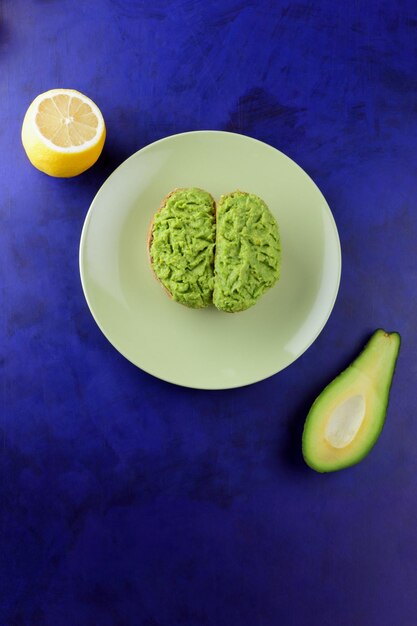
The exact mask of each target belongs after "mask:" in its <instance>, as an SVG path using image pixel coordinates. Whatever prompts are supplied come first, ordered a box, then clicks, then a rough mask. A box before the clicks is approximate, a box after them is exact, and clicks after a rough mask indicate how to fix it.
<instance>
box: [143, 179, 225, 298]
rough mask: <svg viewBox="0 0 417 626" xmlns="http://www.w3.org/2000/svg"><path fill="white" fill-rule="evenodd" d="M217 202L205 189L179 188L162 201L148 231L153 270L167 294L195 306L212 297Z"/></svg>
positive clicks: (148, 244)
mask: <svg viewBox="0 0 417 626" xmlns="http://www.w3.org/2000/svg"><path fill="white" fill-rule="evenodd" d="M215 237H216V225H215V202H214V200H213V198H212V196H211V195H210V194H209V193H208V192H207V191H204V190H203V189H198V188H195V187H191V188H178V189H174V190H173V191H171V192H170V193H169V194H168V195H167V196H166V197H165V198H164V200H163V201H162V203H161V205H160V207H159V209H158V210H157V212H156V213H155V215H154V216H153V218H152V221H151V224H150V226H149V231H148V240H147V246H148V255H149V261H150V265H151V268H152V271H153V273H154V275H155V277H156V278H157V280H158V281H159V282H160V283H161V284H162V286H163V287H164V289H165V291H166V293H167V294H168V295H169V297H171V298H172V299H173V300H175V301H176V302H179V303H181V304H184V305H185V306H188V307H192V308H203V307H206V306H208V305H209V304H211V302H212V296H213V287H214V284H213V273H214V246H215Z"/></svg>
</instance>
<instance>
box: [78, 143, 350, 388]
mask: <svg viewBox="0 0 417 626" xmlns="http://www.w3.org/2000/svg"><path fill="white" fill-rule="evenodd" d="M175 187H202V188H203V189H206V190H207V191H209V192H210V193H211V194H212V195H213V196H214V197H215V198H216V199H218V198H219V197H220V195H221V194H222V193H227V192H229V191H234V190H236V189H240V190H242V191H248V192H251V193H255V194H257V195H259V196H261V198H263V199H264V200H265V202H266V203H267V204H268V206H269V207H270V209H271V211H272V212H273V213H274V215H275V216H276V218H277V220H278V223H279V226H280V231H281V239H282V249H283V253H282V254H283V258H282V273H281V280H280V281H279V282H278V283H277V285H276V286H275V287H273V288H272V289H271V290H270V291H269V292H267V293H266V294H265V295H264V296H263V297H262V298H261V300H260V301H259V302H258V304H256V306H254V307H253V308H251V309H248V310H247V311H244V312H243V313H234V314H230V313H220V312H219V311H217V310H216V309H215V308H214V307H209V308H207V309H204V310H199V311H198V310H197V311H196V310H192V309H187V308H186V307H184V306H182V305H180V304H177V303H175V302H173V301H171V300H170V299H169V298H168V297H167V296H166V294H165V293H164V291H163V289H162V287H161V286H160V284H159V283H158V282H157V281H156V280H155V278H154V277H153V275H152V273H151V270H150V267H149V262H148V257H147V249H146V236H147V231H148V227H149V223H150V220H151V218H152V216H153V214H154V212H155V211H156V209H157V208H158V207H159V205H160V202H161V200H162V198H164V196H165V195H166V194H167V193H169V192H170V191H171V190H172V189H174V188H175ZM340 270H341V254H340V243H339V237H338V233H337V229H336V225H335V222H334V220H333V217H332V214H331V212H330V209H329V207H328V205H327V203H326V201H325V199H324V198H323V196H322V194H321V192H320V191H319V189H318V188H317V187H316V185H315V184H314V183H313V181H312V180H311V178H309V177H308V176H307V174H306V173H305V172H304V171H303V170H302V169H301V168H300V167H299V166H298V165H296V164H295V163H294V161H292V160H291V159H289V158H288V157H287V156H285V155H284V154H282V152H279V151H278V150H275V149H274V148H272V147H271V146H268V145H267V144H265V143H262V142H260V141H257V140H255V139H251V138H250V137H245V136H243V135H237V134H234V133H225V132H219V131H198V132H190V133H183V134H180V135H174V136H172V137H166V138H165V139H161V140H160V141H156V142H155V143H153V144H151V145H149V146H147V147H146V148H143V149H142V150H139V152H136V154H134V155H133V156H131V157H130V158H129V159H127V161H125V162H124V163H122V165H120V167H118V168H117V169H116V170H115V171H114V172H113V174H112V175H111V176H110V177H109V178H108V179H107V181H106V182H105V183H104V185H103V186H102V187H101V189H100V190H99V192H98V193H97V195H96V197H95V198H94V200H93V202H92V204H91V207H90V209H89V211H88V214H87V217H86V220H85V224H84V228H83V231H82V235H81V243H80V272H81V282H82V286H83V289H84V294H85V297H86V299H87V302H88V306H89V307H90V310H91V313H92V314H93V317H94V319H95V320H96V322H97V324H98V326H99V327H100V329H101V330H102V332H103V333H104V335H105V336H106V337H107V339H108V340H109V341H110V343H111V344H112V345H113V346H114V347H115V348H116V349H117V350H118V351H119V352H120V353H121V354H123V355H124V356H125V357H126V358H127V359H129V360H130V361H131V362H132V363H134V364H135V365H137V366H138V367H140V368H142V369H143V370H145V371H146V372H149V373H150V374H153V375H154V376H157V377H158V378H161V379H163V380H166V381H169V382H171V383H176V384H177V385H183V386H186V387H194V388H198V389H228V388H232V387H240V386H243V385H248V384H250V383H254V382H257V381H259V380H262V379H264V378H266V377H268V376H271V375H272V374H276V373H277V372H279V371H280V370H282V369H284V367H287V365H290V363H293V361H295V360H296V359H297V358H298V357H299V356H300V355H301V354H303V352H304V351H305V350H306V349H307V348H308V347H309V346H310V345H311V344H312V342H313V341H314V340H315V339H316V337H317V335H318V334H319V333H320V331H321V330H322V328H323V326H324V325H325V323H326V321H327V319H328V317H329V315H330V313H331V310H332V308H333V305H334V302H335V299H336V295H337V291H338V288H339V281H340Z"/></svg>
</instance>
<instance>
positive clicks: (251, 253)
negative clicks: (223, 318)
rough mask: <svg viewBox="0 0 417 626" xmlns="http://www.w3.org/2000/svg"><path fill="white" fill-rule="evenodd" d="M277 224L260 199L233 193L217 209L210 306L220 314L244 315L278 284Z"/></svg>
mask: <svg viewBox="0 0 417 626" xmlns="http://www.w3.org/2000/svg"><path fill="white" fill-rule="evenodd" d="M280 261H281V247H280V238H279V231H278V224H277V222H276V220H275V218H274V216H273V215H272V213H271V212H270V210H269V209H268V207H267V205H266V204H265V202H264V201H263V200H261V198H258V196H255V195H254V194H249V193H244V192H241V191H235V192H234V193H231V194H227V195H224V196H222V197H221V199H220V203H219V204H218V207H217V237H216V259H215V270H214V271H215V279H214V294H213V302H214V304H215V305H216V307H217V308H218V309H220V310H222V311H228V312H232V313H233V312H237V311H244V310H245V309H248V308H249V307H250V306H252V305H253V304H255V303H256V302H257V300H258V299H259V298H260V296H261V295H262V294H263V293H264V292H265V291H267V289H269V288H270V287H272V285H273V284H274V283H275V282H276V281H277V280H278V278H279V275H280Z"/></svg>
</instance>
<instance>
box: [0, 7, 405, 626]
mask: <svg viewBox="0 0 417 626" xmlns="http://www.w3.org/2000/svg"><path fill="white" fill-rule="evenodd" d="M413 7H414V8H413ZM0 63H1V76H0V141H1V157H0V183H1V187H0V189H1V194H0V198H1V202H0V254H1V259H0V279H1V280H0V289H1V303H2V304H1V307H2V308H1V311H2V312H1V318H0V321H1V326H0V339H1V360H0V367H1V377H0V381H1V437H2V439H1V446H0V457H1V481H0V504H1V524H0V537H1V550H0V590H1V592H0V624H1V625H3V624H4V625H7V626H26V625H30V626H39V625H42V626H44V625H45V626H95V625H97V626H116V625H117V626H119V625H120V626H122V625H129V626H130V625H132V626H176V625H181V626H200V625H201V626H237V625H239V626H276V625H278V624H280V625H282V626H316V625H317V626H319V625H320V626H335V625H337V626H353V625H355V626H371V625H372V626H373V625H375V626H393V625H395V626H414V625H415V624H416V623H417V594H416V586H415V584H416V583H415V580H416V567H417V483H416V476H417V454H416V441H417V420H416V415H415V411H416V395H417V394H416V382H415V381H416V374H417V357H416V355H417V340H416V333H415V325H416V318H417V303H416V292H417V259H416V242H417V208H416V201H417V7H416V5H415V2H411V1H410V2H396V3H394V2H391V1H389V2H388V1H387V2H384V1H380V2H370V1H368V2H353V1H352V2H337V1H335V0H323V1H320V2H317V1H313V0H309V1H307V0H305V1H304V2H288V1H282V0H280V1H278V2H277V1H272V0H270V1H268V0H263V1H258V2H255V1H246V2H245V1H242V0H227V1H226V0H211V1H208V0H207V1H205V2H203V1H196V0H176V1H168V0H153V1H152V2H151V1H150V0H149V1H148V0H141V1H136V2H135V1H131V0H112V1H110V0H95V1H90V2H73V1H72V0H61V1H58V0H55V1H54V0H37V1H35V0H33V1H31V0H3V1H2V2H1V15H0ZM54 87H69V88H76V89H79V90H81V91H82V92H85V93H86V94H87V95H89V96H90V97H91V98H93V99H94V100H95V101H96V102H97V104H98V105H99V107H100V108H101V110H102V112H103V115H104V118H105V120H106V123H107V128H108V139H107V142H106V146H105V148H104V152H103V155H102V157H101V158H100V160H99V162H98V163H97V164H96V165H95V166H94V167H93V168H92V169H91V170H90V171H88V172H87V173H85V174H83V175H82V176H80V177H79V178H77V179H73V180H59V179H53V178H49V177H47V176H45V175H43V174H41V173H40V172H38V171H37V170H35V169H34V168H33V167H31V166H30V164H29V162H28V161H27V159H26V156H25V154H24V152H23V149H22V147H21V144H20V137H19V134H20V127H21V123H22V120H23V116H24V113H25V110H26V108H27V107H28V105H29V104H30V102H31V100H32V99H33V98H34V97H35V96H36V95H37V94H38V93H40V92H42V91H45V90H47V89H50V88H54ZM193 129H223V130H229V131H236V132H239V133H244V134H248V135H250V136H253V137H256V138H258V139H261V140H263V141H266V142H268V143H270V144H272V145H273V146H275V147H277V148H279V149H280V150H282V151H283V152H285V153H286V154H288V155H289V156H290V157H292V158H293V159H295V160H296V161H297V162H298V163H299V164H300V165H301V166H302V167H303V168H304V169H305V170H306V171H307V172H308V173H309V174H310V175H311V176H312V177H313V179H314V180H315V181H316V183H317V184H318V185H319V187H320V188H321V189H322V191H323V193H324V195H325V196H326V198H327V200H328V202H329V204H330V206H331V208H332V210H333V213H334V216H335V219H336V222H337V225H338V228H339V232H340V237H341V243H342V250H343V262H344V267H343V275H342V282H341V288H340V293H339V297H338V300H337V303H336V306H335V309H334V312H333V314H332V316H331V318H330V320H329V322H328V324H327V326H326V328H325V330H324V331H323V332H322V334H321V335H320V337H319V338H318V340H317V341H316V342H315V344H314V345H313V346H312V347H311V348H310V349H309V350H308V351H307V352H306V353H305V354H304V356H303V357H302V358H300V359H299V360H298V361H297V362H296V363H295V364H293V365H292V366H291V367H289V368H288V369H287V370H285V371H283V372H282V373H280V374H278V375H276V376H273V377H272V378H270V379H269V380H266V381H264V382H262V383H259V384H257V385H254V386H252V387H247V388H243V389H236V390H230V391H224V392H200V391H195V390H189V389H183V388H179V387H178V388H177V387H175V386H172V385H169V384H166V383H163V382H161V381H159V380H157V379H154V378H152V377H151V376H149V375H147V374H145V373H143V372H141V371H140V370H139V369H137V368H135V367H134V366H133V365H131V364H130V363H128V362H127V361H126V360H124V359H123V357H121V356H120V355H119V354H118V353H117V352H116V351H115V350H113V349H112V348H111V346H110V345H109V344H108V342H107V341H106V339H105V338H104V336H102V335H101V333H100V331H99V330H98V328H97V327H96V325H95V323H94V321H93V319H92V317H91V315H90V313H89V311H88V308H87V305H86V303H85V301H84V298H83V294H82V290H81V285H80V280H79V273H78V245H79V237H80V232H81V228H82V224H83V220H84V217H85V215H86V212H87V209H88V206H89V204H90V202H91V200H92V199H93V197H94V195H95V193H96V191H97V190H98V188H99V187H100V185H101V184H102V183H103V182H104V180H105V179H106V178H107V176H108V175H109V174H110V172H111V171H112V170H113V169H114V168H115V167H116V166H117V165H119V164H120V163H121V162H122V161H123V160H124V159H125V158H126V157H128V156H129V155H130V154H132V153H133V152H134V151H136V150H138V149H139V148H141V147H143V146H145V145H146V144H148V143H149V142H152V141H154V140H156V139H159V138H161V137H164V136H165V135H169V134H172V133H177V132H181V131H186V130H193ZM380 326H381V327H384V328H385V329H387V330H397V331H399V332H400V333H401V334H402V337H403V346H402V350H401V353H400V359H399V362H398V368H397V373H396V377H395V379H394V386H393V390H392V395H391V402H390V407H389V412H388V420H387V424H386V427H385V429H384V431H383V434H382V436H381V439H380V441H379V442H378V444H377V446H376V448H375V449H374V451H373V452H372V454H371V455H370V456H369V457H368V458H367V459H366V460H365V461H364V462H363V463H361V464H360V465H358V466H356V467H354V468H351V469H349V470H346V471H343V472H340V473H336V474H333V475H319V474H316V473H314V472H313V471H311V470H309V469H308V468H307V467H306V466H304V464H303V461H302V457H301V450H300V435H301V431H302V426H303V422H304V418H305V415H306V413H307V411H308V408H309V406H310V404H311V402H312V401H313V399H314V397H315V396H316V395H317V394H318V393H319V392H320V391H321V389H322V387H323V386H324V385H325V384H327V383H328V382H329V381H330V380H331V378H333V376H334V375H335V374H337V373H338V372H339V371H340V369H342V368H343V367H345V366H346V365H347V363H348V362H349V361H350V360H351V359H352V358H353V357H354V356H355V355H356V354H357V352H358V351H359V350H360V348H361V347H362V346H363V344H364V342H365V341H366V340H367V338H368V337H369V335H370V333H371V332H372V331H373V330H374V329H375V328H377V327H380Z"/></svg>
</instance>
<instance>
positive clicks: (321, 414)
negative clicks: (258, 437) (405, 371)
mask: <svg viewBox="0 0 417 626" xmlns="http://www.w3.org/2000/svg"><path fill="white" fill-rule="evenodd" d="M400 342H401V339H400V335H399V334H398V333H387V332H385V331H383V330H377V331H376V332H375V333H374V334H373V335H372V337H371V339H370V340H369V342H368V343H367V345H366V346H365V349H364V350H363V352H362V353H361V354H360V355H359V356H358V358H357V359H356V360H355V361H353V363H352V364H351V365H350V366H349V367H348V368H347V369H346V370H345V371H344V372H342V373H341V374H339V376H337V378H335V379H334V380H333V381H332V382H331V383H330V384H329V385H328V386H327V387H326V388H325V389H324V390H323V391H322V393H321V394H320V395H319V396H318V398H317V399H316V400H315V402H314V404H313V406H312V407H311V409H310V412H309V414H308V415H307V419H306V423H305V426H304V432H303V456H304V460H305V462H306V463H307V465H309V466H310V467H311V468H313V469H314V470H316V471H317V472H334V471H336V470H340V469H343V468H345V467H349V466H351V465H355V464H356V463H359V461H361V460H362V459H363V458H364V457H365V456H366V455H367V454H368V453H369V452H370V451H371V449H372V448H373V446H374V445H375V443H376V441H377V440H378V437H379V435H380V433H381V430H382V428H383V426H384V422H385V416H386V411H387V406H388V399H389V392H390V388H391V383H392V377H393V375H394V370H395V364H396V361H397V356H398V351H399V348H400Z"/></svg>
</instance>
